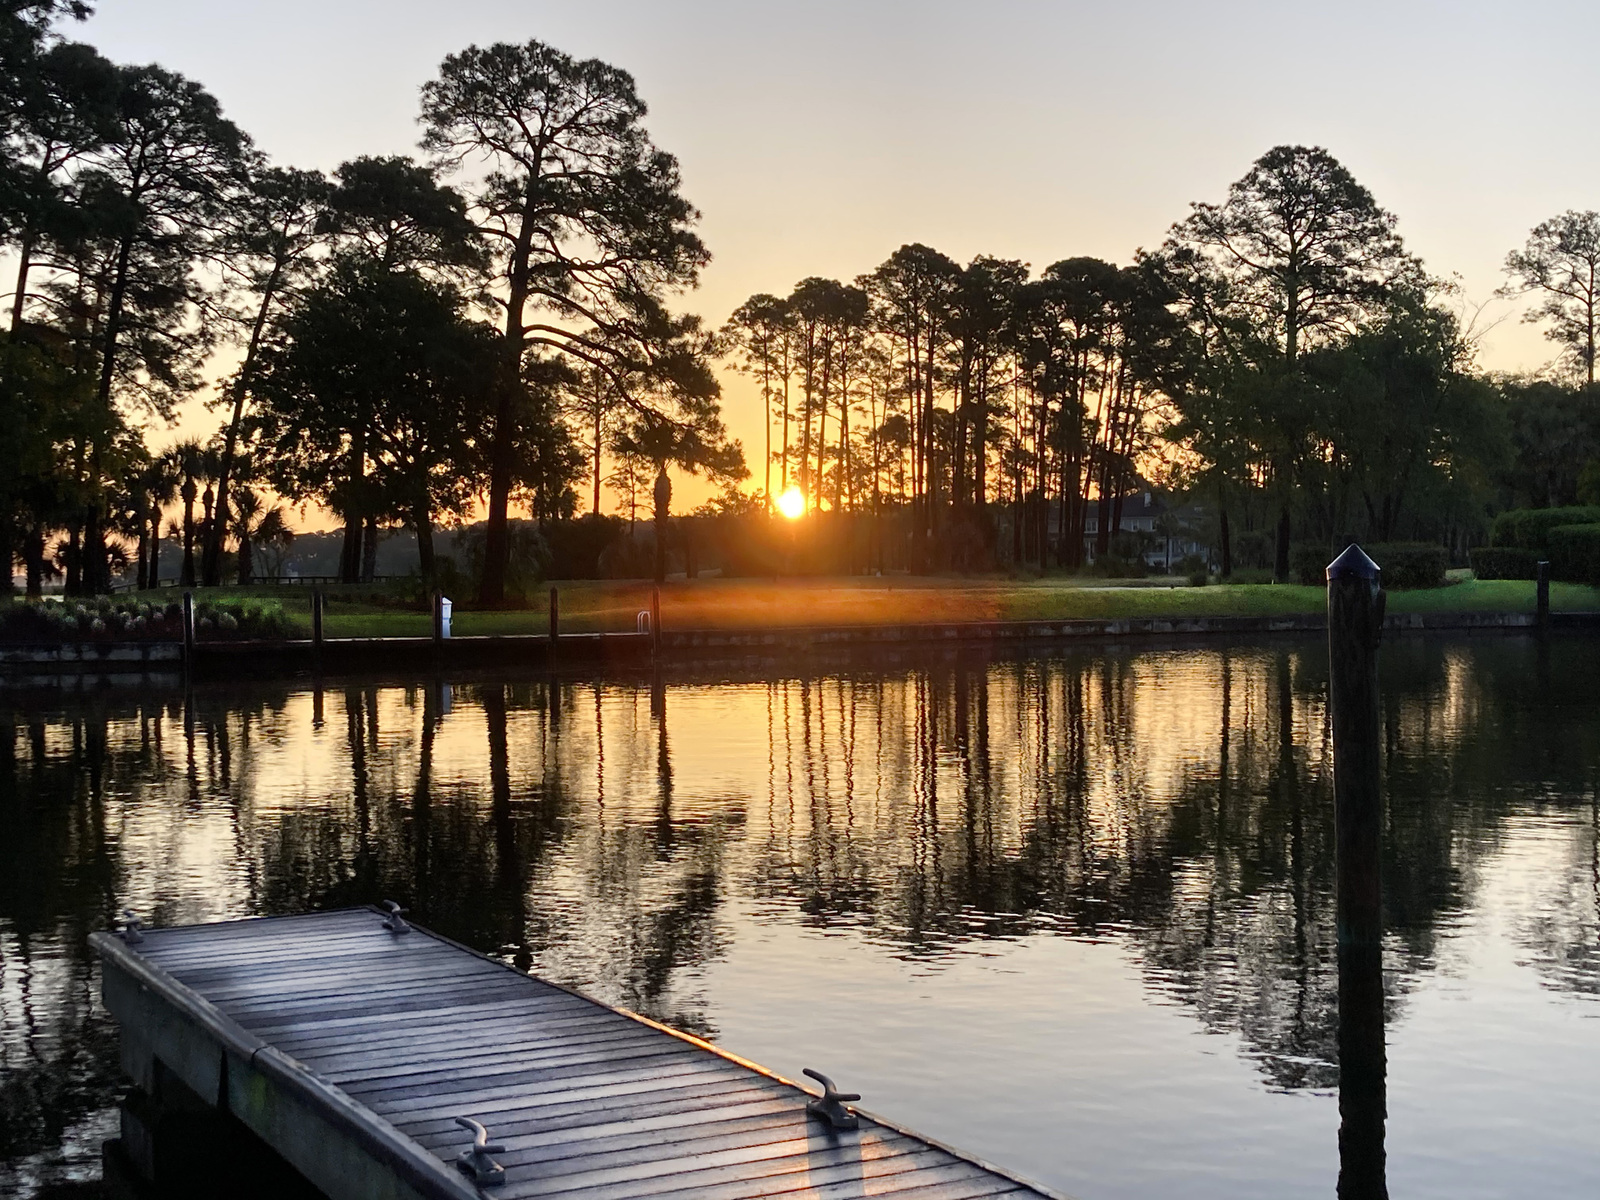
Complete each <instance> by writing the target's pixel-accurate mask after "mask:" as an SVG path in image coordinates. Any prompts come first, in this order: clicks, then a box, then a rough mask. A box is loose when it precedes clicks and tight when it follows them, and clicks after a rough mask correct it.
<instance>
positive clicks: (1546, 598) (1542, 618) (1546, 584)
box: [1534, 562, 1550, 629]
mask: <svg viewBox="0 0 1600 1200" xmlns="http://www.w3.org/2000/svg"><path fill="white" fill-rule="evenodd" d="M1534 588H1535V591H1534V594H1535V596H1536V597H1537V603H1536V605H1535V611H1536V612H1537V614H1538V621H1539V628H1540V629H1543V628H1544V627H1545V626H1547V625H1549V624H1550V564H1549V563H1548V562H1541V563H1540V564H1539V575H1538V582H1537V583H1536V584H1535V585H1534Z"/></svg>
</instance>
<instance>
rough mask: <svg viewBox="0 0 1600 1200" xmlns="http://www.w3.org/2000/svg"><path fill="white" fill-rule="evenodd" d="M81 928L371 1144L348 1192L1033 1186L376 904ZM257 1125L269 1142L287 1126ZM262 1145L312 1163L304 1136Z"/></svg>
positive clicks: (920, 1193) (776, 1199) (680, 1195)
mask: <svg viewBox="0 0 1600 1200" xmlns="http://www.w3.org/2000/svg"><path fill="white" fill-rule="evenodd" d="M94 936H95V938H96V939H97V940H96V948H97V950H98V951H99V952H100V953H101V956H102V958H104V959H106V960H107V963H108V971H109V970H111V969H113V968H114V969H116V970H119V971H123V972H125V973H128V974H129V977H130V978H131V979H133V980H135V984H134V985H133V986H135V987H136V988H142V989H143V990H144V992H154V993H159V994H161V996H162V997H163V998H164V1002H166V1003H169V1004H172V1005H175V1006H176V1007H175V1010H174V1011H175V1012H180V1013H187V1014H189V1015H188V1016H185V1017H183V1018H182V1019H181V1020H180V1022H179V1024H178V1025H175V1026H172V1027H171V1028H172V1029H178V1030H180V1031H181V1030H183V1029H188V1028H190V1026H193V1029H194V1031H195V1032H194V1036H206V1033H205V1031H206V1030H213V1031H215V1036H218V1037H220V1038H221V1039H222V1042H221V1044H220V1045H219V1049H221V1048H223V1047H224V1046H226V1047H233V1048H235V1049H234V1050H233V1052H234V1053H237V1054H240V1055H244V1056H245V1057H244V1058H243V1059H241V1060H240V1063H241V1065H240V1066H238V1067H235V1068H234V1070H235V1071H246V1072H248V1071H256V1070H260V1071H266V1072H268V1073H269V1075H270V1077H271V1078H272V1079H273V1080H275V1081H276V1082H275V1084H274V1086H279V1087H286V1088H289V1089H291V1090H294V1089H297V1088H299V1089H303V1090H304V1091H305V1093H306V1095H305V1097H304V1098H303V1103H305V1104H309V1105H311V1106H312V1108H311V1109H310V1110H308V1111H323V1110H326V1112H327V1114H328V1115H327V1118H326V1125H327V1136H329V1137H345V1138H353V1139H354V1141H353V1142H351V1143H350V1146H353V1147H354V1148H355V1149H354V1151H348V1150H341V1151H340V1152H339V1153H340V1154H343V1155H345V1157H344V1158H340V1159H339V1161H340V1162H341V1163H342V1164H344V1165H343V1166H341V1168H340V1169H341V1170H345V1169H347V1167H348V1162H350V1161H366V1160H364V1159H361V1158H360V1155H361V1154H364V1153H365V1154H370V1155H373V1156H375V1157H373V1158H372V1162H373V1163H374V1164H375V1166H374V1168H373V1169H374V1171H376V1172H377V1174H376V1175H375V1176H374V1179H375V1180H376V1182H374V1183H373V1185H372V1188H371V1189H369V1190H364V1191H363V1190H361V1189H357V1191H359V1193H360V1194H361V1195H363V1196H365V1195H371V1196H373V1197H379V1196H393V1195H404V1196H407V1197H413V1198H415V1200H433V1198H435V1197H438V1198H443V1197H450V1198H452V1200H464V1198H465V1197H466V1196H468V1195H471V1194H473V1193H477V1194H480V1195H486V1196H493V1197H500V1198H503V1200H521V1198H523V1197H526V1198H528V1200H532V1198H534V1197H562V1198H565V1200H644V1198H645V1197H665V1198H666V1200H769V1198H770V1200H860V1198H862V1197H866V1196H876V1195H884V1196H895V1197H898V1198H899V1200H981V1198H983V1197H990V1196H1008V1197H1013V1198H1014V1200H1028V1198H1037V1197H1042V1196H1046V1195H1049V1194H1050V1193H1048V1192H1046V1191H1044V1190H1043V1189H1039V1188H1037V1187H1035V1186H1034V1185H1030V1184H1027V1183H1025V1182H1024V1181H1021V1180H1018V1179H1016V1178H1014V1177H1012V1176H1010V1175H1007V1174H1005V1173H1002V1172H999V1171H996V1170H994V1169H993V1168H990V1167H988V1166H986V1165H984V1164H982V1163H980V1162H977V1161H976V1160H973V1159H969V1158H966V1157H964V1156H962V1155H960V1154H958V1153H956V1152H954V1151H951V1150H949V1149H947V1148H946V1147H943V1146H941V1145H938V1144H937V1143H934V1142H930V1141H928V1140H927V1139H925V1138H921V1137H919V1136H918V1135H916V1134H913V1133H910V1132H909V1131H905V1130H901V1129H897V1128H895V1127H893V1126H891V1125H888V1124H885V1123H883V1122H881V1121H879V1120H877V1119H874V1118H871V1117H867V1116H862V1118H861V1124H860V1128H859V1129H858V1130H854V1131H838V1132H836V1131H834V1130H833V1129H832V1128H831V1127H828V1126H826V1125H825V1124H823V1123H822V1122H821V1121H819V1120H817V1119H816V1118H814V1117H812V1116H810V1115H809V1114H808V1113H807V1112H806V1109H805V1102H806V1100H807V1099H808V1098H809V1094H808V1093H807V1092H806V1091H805V1090H804V1089H801V1088H798V1087H796V1086H795V1085H793V1084H791V1083H789V1082H787V1081H786V1080H782V1079H779V1078H777V1077H775V1076H772V1075H770V1074H767V1073H765V1072H763V1071H762V1070H760V1069H759V1068H756V1067H753V1066H751V1065H749V1064H747V1063H744V1062H741V1061H739V1060H737V1059H734V1058H731V1057H729V1056H727V1055H725V1054H723V1053H721V1052H719V1051H717V1050H716V1049H715V1048H714V1047H711V1046H709V1045H707V1044H706V1043H704V1042H702V1041H700V1040H698V1039H695V1038H691V1037H687V1036H684V1035H681V1034H677V1033H675V1032H673V1031H671V1030H667V1029H664V1028H662V1027H660V1026H657V1025H655V1024H653V1023H652V1022H649V1021H645V1020H643V1019H641V1018H638V1017H636V1016H634V1015H633V1014H630V1013H626V1012H623V1011H621V1010H617V1009H612V1008H608V1007H607V1006H605V1005H602V1004H598V1003H596V1002H595V1001H593V1000H589V999H587V998H585V997H583V996H580V995H577V994H575V993H573V992H570V991H568V990H566V989H564V988H560V987H557V986H555V985H552V984H548V983H545V982H544V981H542V980H539V979H536V978H533V977H530V976H527V975H524V974H522V973H520V972H517V971H514V970H513V969H511V968H510V967H509V966H507V965H506V964H504V963H501V962H498V961H496V960H493V959H490V958H486V957H484V956H482V955H478V954H475V953H473V952H472V951H469V950H467V949H465V948H463V947H460V946H457V945H456V944H454V943H452V942H449V941H447V940H445V939H442V938H439V937H437V936H435V935H433V934H431V933H429V932H428V931H427V930H425V929H422V928H421V927H414V928H413V930H412V931H411V932H408V933H398V934H397V933H394V932H391V931H389V930H386V929H384V928H383V927H382V914H380V913H378V912H377V911H376V910H372V909H356V910H347V911H341V912H327V913H314V914H308V915H303V916H289V917H272V918H263V919H258V920H240V921H228V922H222V923H218V924H214V925H204V926H191V927H176V928H170V929H156V930H147V931H145V933H144V938H143V940H142V941H140V942H137V943H135V944H133V945H124V944H123V943H122V942H121V941H117V940H115V939H111V938H110V937H109V936H108V935H103V934H97V935H94ZM141 963H146V964H149V965H148V967H145V966H141V965H139V964H141ZM119 986H122V987H124V990H123V991H121V992H119V993H118V995H119V996H122V995H127V994H129V993H127V992H126V990H125V988H126V986H127V985H119ZM141 994H143V993H141ZM183 1021H187V1022H189V1025H184V1024H183ZM164 1028H165V1027H164ZM229 1030H233V1031H234V1032H228V1031H229ZM169 1032H170V1031H169ZM184 1036H190V1035H188V1034H185V1035H184ZM257 1039H258V1040H257ZM251 1047H255V1048H257V1049H255V1050H252V1049H251ZM263 1055H265V1056H267V1057H262V1056H263ZM202 1059H203V1055H202ZM274 1064H277V1065H274ZM225 1077H226V1076H225ZM209 1078H211V1080H212V1083H214V1081H215V1079H214V1077H209ZM202 1082H204V1080H202ZM207 1086H211V1084H208V1085H207ZM240 1086H243V1085H242V1084H241V1085H240ZM253 1094H254V1093H251V1092H248V1090H247V1092H246V1093H244V1095H245V1096H246V1097H248V1096H249V1095H253ZM274 1103H281V1102H274ZM244 1115H248V1114H244ZM458 1116H470V1117H472V1118H474V1119H476V1120H480V1121H482V1122H483V1123H484V1124H485V1125H486V1126H487V1127H488V1128H489V1130H490V1135H491V1137H492V1139H493V1140H494V1141H496V1142H498V1143H500V1144H502V1145H503V1146H504V1147H505V1149H504V1152H503V1153H500V1154H497V1155H496V1156H495V1157H496V1159H497V1161H499V1162H500V1164H501V1165H502V1166H503V1167H504V1168H505V1170H506V1181H505V1183H504V1185H503V1186H497V1187H495V1188H493V1189H492V1191H486V1192H478V1189H475V1188H473V1187H472V1186H471V1185H470V1184H468V1183H466V1182H465V1180H464V1178H463V1177H462V1176H460V1175H459V1174H458V1173H456V1172H455V1171H454V1168H453V1163H454V1160H455V1157H456V1155H457V1154H458V1153H460V1152H461V1151H462V1150H463V1149H464V1148H465V1147H466V1146H467V1145H468V1143H469V1140H470V1139H469V1138H468V1137H467V1136H466V1134H465V1133H464V1132H463V1131H462V1130H461V1129H460V1127H458V1126H457V1125H456V1124H455V1119H456V1118H457V1117H458ZM279 1124H281V1122H279ZM268 1125H269V1126H272V1128H271V1129H268V1130H266V1131H265V1132H264V1133H263V1136H267V1137H268V1138H269V1140H270V1139H271V1138H272V1137H273V1136H283V1137H287V1136H289V1134H287V1133H284V1131H283V1130H282V1129H279V1128H278V1127H277V1125H273V1122H272V1121H268ZM341 1145H343V1143H341ZM361 1147H369V1149H367V1150H362V1149H361ZM278 1148H279V1149H280V1152H281V1153H285V1154H286V1156H288V1157H290V1160H291V1161H293V1162H297V1164H299V1165H301V1166H302V1168H303V1169H306V1170H308V1171H310V1172H311V1173H312V1174H313V1177H315V1173H316V1171H317V1170H318V1169H319V1167H320V1161H319V1159H318V1157H317V1154H316V1153H313V1152H310V1151H306V1150H304V1149H303V1148H297V1147H285V1146H279V1147H278ZM349 1153H355V1154H356V1158H355V1159H349ZM296 1154H300V1155H301V1156H302V1157H301V1158H296V1157H295V1156H296ZM307 1155H309V1157H307ZM385 1172H387V1174H385ZM380 1177H381V1178H380ZM340 1178H341V1179H342V1178H343V1176H341V1177H340Z"/></svg>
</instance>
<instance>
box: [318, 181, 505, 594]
mask: <svg viewBox="0 0 1600 1200" xmlns="http://www.w3.org/2000/svg"><path fill="white" fill-rule="evenodd" d="M334 179H335V181H336V187H335V188H334V191H333V193H332V195H331V196H330V197H329V198H328V206H327V215H326V220H325V221H324V222H323V225H322V227H321V228H322V229H323V231H324V232H325V233H326V234H327V235H328V236H329V238H330V240H331V242H332V246H333V253H332V260H333V266H332V269H331V274H332V275H334V276H339V277H340V278H341V279H342V280H343V281H344V283H349V282H350V280H352V279H354V278H355V277H356V276H357V275H359V276H361V277H363V278H366V279H367V280H368V281H369V282H372V281H374V280H376V279H377V277H378V275H381V274H383V273H390V274H397V275H410V276H414V277H416V278H417V279H423V278H428V279H437V280H440V281H442V282H443V283H444V284H445V285H446V286H449V287H452V288H457V289H458V290H459V288H458V285H460V284H462V283H464V282H473V281H474V280H475V276H476V272H477V271H478V269H479V268H481V267H482V266H483V265H484V263H485V261H486V260H485V257H484V247H483V243H482V241H481V239H480V238H479V237H478V233H477V229H476V227H475V226H474V225H473V223H472V221H471V220H470V219H469V218H468V216H467V204H466V199H465V197H463V196H462V195H461V193H460V192H458V191H456V189H454V188H452V187H450V186H448V185H446V184H444V183H441V182H440V181H439V177H438V173H437V172H436V171H435V170H434V169H433V168H432V167H429V166H425V165H422V164H419V163H417V162H414V161H413V160H411V159H409V158H405V157H400V156H391V157H387V158H358V159H354V160H352V161H351V162H347V163H344V164H342V165H341V166H340V167H339V168H338V169H337V170H336V171H335V172H334ZM352 273H353V274H352ZM374 286H381V285H377V284H374ZM405 286H406V285H401V290H402V291H403V290H404V287H405ZM371 436H372V415H371V414H369V415H368V416H367V417H366V418H362V419H356V420H355V421H354V422H353V424H352V426H351V438H352V440H351V443H350V445H349V446H348V448H347V453H348V462H349V467H350V470H349V472H348V476H347V478H346V480H345V484H344V486H342V487H341V488H340V489H339V491H338V492H337V493H336V494H335V496H334V498H335V499H336V501H337V505H336V508H335V511H337V512H338V513H339V514H340V516H342V517H343V518H344V545H343V548H342V550H341V553H340V560H339V574H340V577H341V578H342V579H344V580H345V581H347V582H354V581H355V580H356V579H358V578H360V577H362V576H364V575H370V574H371V573H372V566H373V564H375V563H376V559H377V539H378V518H379V515H380V514H379V512H378V511H377V508H376V507H375V505H376V504H377V502H378V496H379V491H378V489H376V488H375V487H372V486H369V485H368V483H367V482H366V477H367V470H368V462H369V459H370V458H372V457H373V455H372V454H371V453H369V446H368V441H369V439H370V437H371ZM431 545H432V542H431V537H429V536H423V537H420V538H419V546H420V547H421V552H423V553H428V552H430V550H431Z"/></svg>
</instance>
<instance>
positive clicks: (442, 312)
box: [257, 258, 502, 577]
mask: <svg viewBox="0 0 1600 1200" xmlns="http://www.w3.org/2000/svg"><path fill="white" fill-rule="evenodd" d="M465 307H466V306H465V301H464V300H463V298H462V297H461V296H460V294H459V293H458V292H456V291H455V289H453V288H452V287H450V286H449V285H448V284H445V283H440V282H436V281H432V280H429V279H427V278H425V277H423V276H422V275H421V274H419V273H418V272H416V271H412V270H403V271H392V270H387V269H385V268H384V267H383V266H382V265H381V263H377V262H370V261H366V260H363V259H359V258H346V259H343V260H341V261H340V262H338V263H336V264H335V266H334V269H333V271H332V273H331V274H330V276H329V277H328V279H327V280H326V281H324V282H323V283H322V284H321V285H320V286H318V287H317V288H315V289H312V290H310V291H309V292H307V293H306V294H305V295H304V296H303V297H302V298H300V299H299V300H298V301H297V302H296V303H295V304H294V305H293V307H292V308H291V309H290V311H289V313H288V315H287V316H286V317H285V319H284V321H283V328H282V340H281V341H280V342H279V343H276V344H274V345H273V346H271V347H268V348H267V349H266V350H265V351H263V354H262V361H261V369H260V374H259V377H258V382H257V389H258V394H259V396H260V397H261V401H262V411H261V413H260V414H259V416H258V418H257V420H258V422H259V425H260V428H261V432H262V435H263V437H264V438H265V440H266V444H267V447H268V451H269V453H268V460H269V462H270V464H271V473H272V482H273V484H274V486H276V487H277V488H278V489H279V490H280V491H281V492H282V493H283V494H284V495H286V496H288V497H290V498H292V499H304V498H315V499H317V500H320V501H322V502H324V503H326V504H328V505H329V507H331V508H333V509H334V510H335V511H338V512H345V513H361V514H364V515H365V516H366V517H367V518H368V519H371V520H373V521H376V520H377V519H378V518H379V517H380V516H393V517H399V518H400V519H402V520H404V521H405V522H406V523H407V524H409V525H410V526H411V527H412V529H413V530H414V531H415V533H416V537H417V551H418V556H419V559H420V565H421V569H422V573H423V574H424V576H428V575H431V574H432V572H433V570H434V547H433V529H434V524H435V522H436V520H437V518H438V516H439V515H440V514H450V515H456V514H460V513H463V512H464V511H466V509H467V507H468V506H469V505H470V503H471V500H472V494H473V490H474V488H475V486H476V485H477V484H478V483H480V482H481V480H482V478H483V474H484V472H483V449H482V445H483V438H484V436H485V431H486V425H487V420H488V414H489V411H490V408H489V405H490V398H491V397H492V395H493V394H494V392H495V388H496V387H497V386H498V380H497V375H498V372H499V370H500V368H501V365H502V364H501V361H500V358H499V355H498V344H497V343H496V342H495V340H494V336H493V334H492V332H491V331H489V330H488V329H487V328H486V327H484V326H483V325H481V324H478V323H477V322H474V321H472V320H470V319H469V318H468V317H467V315H466V311H465ZM345 566H346V572H347V573H348V570H349V566H350V564H349V562H348V560H347V561H346V564H345ZM347 577H348V574H347Z"/></svg>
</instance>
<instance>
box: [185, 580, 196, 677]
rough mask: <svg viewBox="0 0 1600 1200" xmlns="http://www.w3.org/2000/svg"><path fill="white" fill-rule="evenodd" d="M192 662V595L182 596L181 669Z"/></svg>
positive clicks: (186, 667) (191, 593)
mask: <svg viewBox="0 0 1600 1200" xmlns="http://www.w3.org/2000/svg"><path fill="white" fill-rule="evenodd" d="M193 662H194V593H193V592H185V593H184V594H183V669H184V670H186V671H187V670H188V669H189V668H190V666H191V665H192V664H193Z"/></svg>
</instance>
